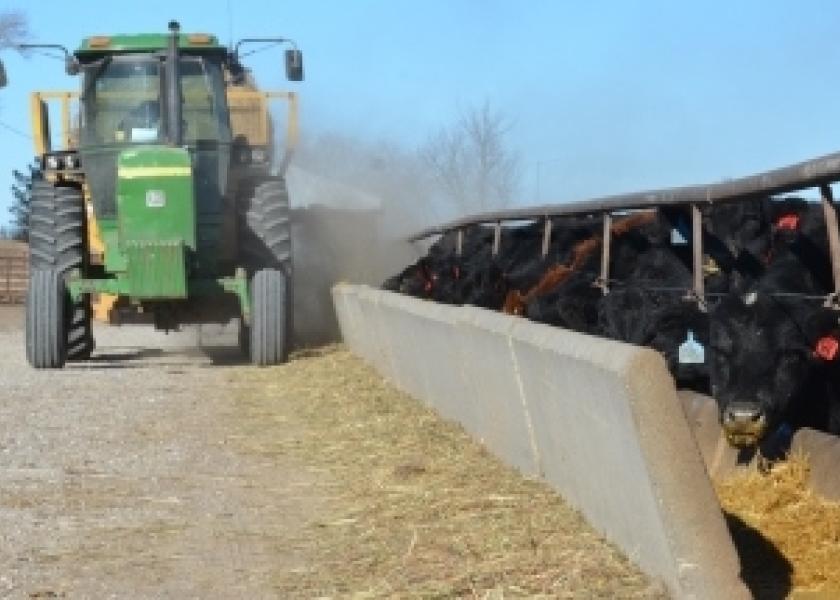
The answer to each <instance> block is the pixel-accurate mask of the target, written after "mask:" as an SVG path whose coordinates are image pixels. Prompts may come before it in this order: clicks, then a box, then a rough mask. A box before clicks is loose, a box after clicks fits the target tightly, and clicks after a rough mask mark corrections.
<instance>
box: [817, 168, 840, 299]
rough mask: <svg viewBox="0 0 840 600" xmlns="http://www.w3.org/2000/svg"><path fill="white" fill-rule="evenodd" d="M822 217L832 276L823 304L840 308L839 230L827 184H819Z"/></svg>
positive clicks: (835, 211) (835, 210)
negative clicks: (829, 288)
mask: <svg viewBox="0 0 840 600" xmlns="http://www.w3.org/2000/svg"><path fill="white" fill-rule="evenodd" d="M820 196H821V198H822V207H823V217H824V219H825V228H826V233H827V234H828V252H829V257H830V258H831V274H832V275H833V278H834V291H833V292H832V293H831V294H830V295H829V296H828V298H827V299H826V302H825V305H826V306H827V307H830V308H835V309H837V308H840V304H839V303H838V296H840V232H838V230H837V205H835V204H834V194H833V193H832V192H831V187H830V186H829V185H828V184H824V185H821V186H820Z"/></svg>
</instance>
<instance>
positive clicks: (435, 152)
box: [420, 102, 519, 213]
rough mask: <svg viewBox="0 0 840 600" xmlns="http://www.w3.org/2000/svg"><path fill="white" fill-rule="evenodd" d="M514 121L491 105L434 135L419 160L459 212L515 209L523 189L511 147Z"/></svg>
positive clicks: (517, 159)
mask: <svg viewBox="0 0 840 600" xmlns="http://www.w3.org/2000/svg"><path fill="white" fill-rule="evenodd" d="M509 131H510V124H509V121H508V120H507V119H506V118H505V117H504V115H502V114H501V113H500V112H498V111H495V110H493V109H492V107H491V106H490V104H489V103H488V102H485V103H484V105H483V106H481V107H480V108H475V109H472V110H469V111H467V112H465V113H463V114H462V115H461V116H460V117H459V118H458V120H457V121H456V122H455V123H454V124H453V125H452V126H451V127H448V128H444V129H442V130H441V131H439V132H437V133H436V134H434V135H432V136H431V137H430V138H429V139H428V141H427V142H426V144H425V145H424V146H423V147H422V148H421V149H420V157H421V159H422V161H423V163H424V164H425V166H426V168H427V169H428V170H429V172H430V174H431V176H432V178H433V179H434V180H435V182H436V183H437V185H438V187H439V189H440V192H441V193H442V195H443V200H444V201H446V202H447V203H449V204H451V206H452V209H453V210H454V212H456V213H464V212H466V213H471V212H481V211H485V210H488V209H491V208H501V207H504V206H506V205H508V204H510V202H511V200H512V199H513V196H514V195H515V193H516V191H517V188H518V185H519V157H518V156H517V154H516V153H515V152H513V151H512V150H510V148H509V147H508V146H507V140H506V137H507V134H508V132H509Z"/></svg>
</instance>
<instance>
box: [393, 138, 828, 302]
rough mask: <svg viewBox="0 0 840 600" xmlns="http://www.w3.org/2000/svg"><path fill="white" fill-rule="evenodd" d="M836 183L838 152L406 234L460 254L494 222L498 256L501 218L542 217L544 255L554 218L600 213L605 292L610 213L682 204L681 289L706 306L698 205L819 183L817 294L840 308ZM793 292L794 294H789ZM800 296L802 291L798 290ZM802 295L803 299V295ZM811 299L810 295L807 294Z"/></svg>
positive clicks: (534, 219) (523, 219) (504, 212)
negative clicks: (823, 240)
mask: <svg viewBox="0 0 840 600" xmlns="http://www.w3.org/2000/svg"><path fill="white" fill-rule="evenodd" d="M837 182H840V152H835V153H833V154H828V155H825V156H821V157H819V158H814V159H811V160H807V161H804V162H801V163H796V164H793V165H790V166H787V167H782V168H779V169H774V170H772V171H765V172H763V173H757V174H755V175H749V176H746V177H741V178H738V179H732V180H728V181H723V182H720V183H713V184H707V185H690V186H683V187H675V188H664V189H660V190H649V191H643V192H635V193H629V194H618V195H614V196H606V197H601V198H594V199H590V200H583V201H579V202H568V203H560V204H546V205H541V206H525V207H520V208H512V209H507V210H498V211H490V212H485V213H480V214H475V215H468V216H464V217H460V218H458V219H455V220H453V221H449V222H447V223H443V224H440V225H434V226H431V227H427V228H425V229H423V230H421V231H418V232H416V233H414V234H413V235H411V236H409V237H408V241H410V242H418V241H421V240H424V239H426V238H430V237H432V236H435V235H447V234H454V235H455V254H456V255H457V256H461V255H462V252H463V246H464V233H465V230H467V229H468V228H471V227H477V226H488V225H489V226H492V227H494V236H493V255H494V256H495V255H497V254H498V251H499V247H500V241H501V237H502V234H503V230H504V227H503V226H502V224H503V223H507V224H510V223H513V222H542V223H543V242H542V254H543V257H545V255H546V254H547V252H548V249H549V246H550V243H551V233H552V226H553V224H552V217H560V216H571V215H600V216H601V218H602V220H603V230H602V234H601V239H602V241H603V243H601V244H600V246H601V271H600V275H599V277H598V280H597V283H598V285H599V287H602V288H603V290H604V293H607V292H608V284H609V283H610V282H611V281H612V280H611V278H610V271H609V265H610V240H611V232H612V229H611V226H612V219H613V217H614V215H616V214H621V213H624V212H626V211H651V210H656V209H657V208H660V207H666V206H684V207H687V208H690V210H691V235H690V239H691V242H690V243H691V247H692V271H693V282H692V286H691V288H690V289H687V290H685V292H686V298H687V299H690V300H694V301H696V302H697V304H698V305H699V307H700V308H701V309H705V307H706V301H705V300H706V297H707V294H706V292H705V290H704V282H703V235H702V231H703V214H702V211H701V207H703V206H708V205H711V204H715V203H720V202H733V201H738V200H751V199H756V198H760V197H767V196H775V195H779V194H786V193H790V192H796V191H801V190H805V189H810V188H818V189H819V191H820V199H821V203H822V207H823V215H824V219H825V226H826V232H827V235H828V243H829V244H828V245H829V256H830V259H831V267H832V274H833V281H834V289H833V290H832V292H831V293H829V294H828V295H827V296H820V297H819V298H813V299H820V300H823V301H824V304H825V306H826V307H829V308H833V309H835V310H840V230H838V215H837V211H838V208H837V202H836V201H835V199H834V195H833V192H832V189H831V184H833V183H837ZM788 295H790V296H797V294H788ZM800 296H801V295H800ZM803 299H806V298H804V297H803ZM807 299H811V298H807Z"/></svg>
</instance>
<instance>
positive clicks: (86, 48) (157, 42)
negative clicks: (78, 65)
mask: <svg viewBox="0 0 840 600" xmlns="http://www.w3.org/2000/svg"><path fill="white" fill-rule="evenodd" d="M178 37H179V41H180V43H179V46H180V47H181V48H183V49H189V50H199V51H200V50H209V51H216V52H218V51H220V50H224V49H225V48H224V46H222V45H220V44H219V39H218V38H217V37H216V36H215V35H209V34H207V33H181V34H179V36H178ZM168 43H169V34H166V33H137V34H130V35H126V34H122V33H120V34H116V35H95V36H91V37H88V38H85V39H83V40H82V43H81V45H80V46H79V48H78V49H77V50H76V52H75V54H76V56H78V57H79V58H82V57H87V56H92V55H101V54H113V53H115V52H154V51H157V50H164V49H165V48H166V45H167V44H168Z"/></svg>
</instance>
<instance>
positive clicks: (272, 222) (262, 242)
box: [239, 179, 292, 274]
mask: <svg viewBox="0 0 840 600" xmlns="http://www.w3.org/2000/svg"><path fill="white" fill-rule="evenodd" d="M239 231H240V236H239V237H240V244H241V254H242V258H243V260H244V262H245V265H246V266H247V267H250V270H251V271H252V272H255V271H257V270H258V269H264V268H275V269H276V268H282V269H283V270H285V271H286V273H287V274H291V263H292V232H291V225H290V218H289V193H288V191H287V190H286V182H285V181H284V180H283V179H270V180H268V181H263V182H262V183H259V184H256V185H255V186H254V187H253V189H252V191H251V193H250V194H249V195H248V197H246V198H245V199H243V201H242V204H241V214H240V230H239Z"/></svg>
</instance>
